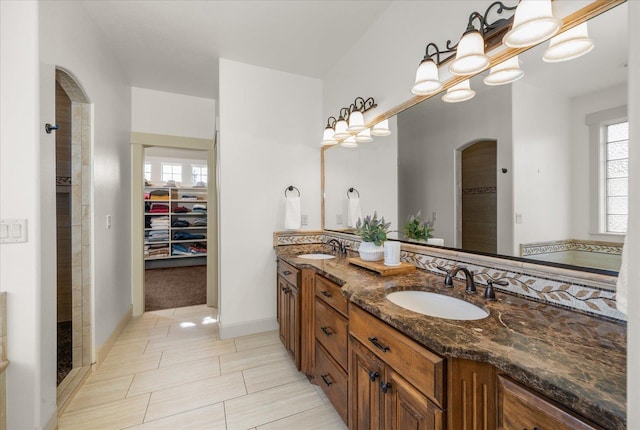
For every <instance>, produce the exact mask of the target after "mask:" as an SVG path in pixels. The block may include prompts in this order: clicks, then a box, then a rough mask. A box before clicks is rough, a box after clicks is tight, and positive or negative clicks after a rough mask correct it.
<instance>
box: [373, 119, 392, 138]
mask: <svg viewBox="0 0 640 430" xmlns="http://www.w3.org/2000/svg"><path fill="white" fill-rule="evenodd" d="M390 134H391V130H389V120H388V119H383V120H382V121H380V122H379V123H377V124H376V125H374V126H373V127H371V135H372V136H389V135H390Z"/></svg>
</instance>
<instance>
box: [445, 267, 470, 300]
mask: <svg viewBox="0 0 640 430" xmlns="http://www.w3.org/2000/svg"><path fill="white" fill-rule="evenodd" d="M458 272H462V273H464V276H465V281H466V282H467V287H466V288H465V289H464V291H465V292H466V293H467V294H476V293H477V292H478V291H477V290H476V284H475V283H474V282H473V272H471V271H469V269H467V268H466V267H464V266H454V267H453V268H452V269H451V271H450V272H448V273H447V276H448V277H450V278H449V279H452V278H455V277H456V275H457V274H458ZM446 280H447V279H446V278H445V284H446Z"/></svg>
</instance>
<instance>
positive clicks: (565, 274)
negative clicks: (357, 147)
mask: <svg viewBox="0 0 640 430" xmlns="http://www.w3.org/2000/svg"><path fill="white" fill-rule="evenodd" d="M331 238H337V239H339V240H341V241H343V242H346V243H347V244H348V245H349V246H350V248H351V249H353V250H356V249H358V247H359V246H360V239H359V238H357V237H356V236H354V235H350V234H342V233H334V232H322V231H311V232H276V233H274V246H283V245H294V244H315V243H317V244H321V243H325V242H327V241H328V240H329V239H331ZM401 259H402V260H403V261H406V262H409V263H412V264H414V265H415V266H416V267H418V268H420V269H423V270H428V271H431V272H434V273H437V274H440V275H444V272H442V271H441V270H439V269H438V268H437V266H443V267H448V268H450V267H452V266H454V265H465V266H466V267H468V268H469V270H472V271H474V272H475V277H474V279H475V280H476V282H477V283H479V284H486V282H487V280H489V279H490V278H492V279H496V280H501V281H506V282H507V283H508V285H507V286H506V287H499V286H497V285H494V288H495V289H496V290H502V291H507V292H510V293H513V294H517V295H519V296H523V297H526V298H529V299H532V300H536V301H540V302H544V303H548V304H551V305H554V306H560V307H564V308H569V309H573V310H577V311H580V312H584V313H588V314H592V315H595V316H599V317H604V318H607V319H613V320H619V321H626V315H624V314H623V313H622V312H620V311H619V310H618V309H617V308H616V293H615V288H616V277H614V276H608V275H602V274H597V273H589V272H583V271H576V270H569V269H561V268H556V267H551V266H543V265H538V264H531V263H525V262H521V261H513V260H508V259H502V258H499V257H489V256H482V255H474V254H469V253H465V252H459V251H456V250H447V249H443V248H437V247H428V246H420V245H413V244H408V243H403V244H402V252H401ZM459 276H460V278H461V279H462V276H463V275H462V274H460V275H459Z"/></svg>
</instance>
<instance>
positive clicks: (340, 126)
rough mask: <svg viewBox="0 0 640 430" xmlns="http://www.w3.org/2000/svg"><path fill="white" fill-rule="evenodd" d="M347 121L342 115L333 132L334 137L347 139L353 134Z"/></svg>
mask: <svg viewBox="0 0 640 430" xmlns="http://www.w3.org/2000/svg"><path fill="white" fill-rule="evenodd" d="M347 127H348V125H347V121H345V120H344V119H343V118H342V117H340V119H339V120H338V121H337V122H336V125H335V132H334V133H333V138H334V139H346V138H347V137H349V136H351V133H349V132H348V131H347Z"/></svg>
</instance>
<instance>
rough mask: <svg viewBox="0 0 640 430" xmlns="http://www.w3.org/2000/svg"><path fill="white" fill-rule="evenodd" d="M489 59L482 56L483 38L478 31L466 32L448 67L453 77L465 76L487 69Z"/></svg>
mask: <svg viewBox="0 0 640 430" xmlns="http://www.w3.org/2000/svg"><path fill="white" fill-rule="evenodd" d="M488 65H489V57H488V56H486V55H485V54H484V38H483V37H482V34H480V32H479V31H478V30H471V31H467V32H466V33H465V34H464V35H463V36H462V39H460V42H458V48H457V49H456V59H455V60H453V61H452V62H451V64H450V65H449V71H450V72H451V73H453V74H454V75H458V76H465V75H472V74H474V73H478V72H480V71H482V70H484V69H486V68H487V66H488Z"/></svg>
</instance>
